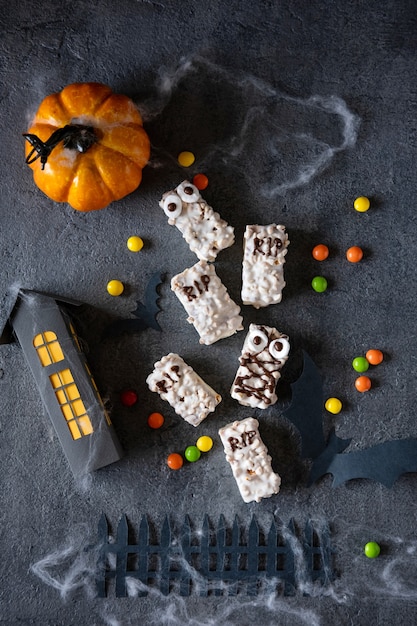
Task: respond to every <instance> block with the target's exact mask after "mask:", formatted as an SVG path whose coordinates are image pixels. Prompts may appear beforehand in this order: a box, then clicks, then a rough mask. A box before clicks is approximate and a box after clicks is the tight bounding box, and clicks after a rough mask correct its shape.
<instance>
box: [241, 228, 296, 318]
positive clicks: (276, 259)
mask: <svg viewBox="0 0 417 626" xmlns="http://www.w3.org/2000/svg"><path fill="white" fill-rule="evenodd" d="M289 243H290V242H289V240H288V235H287V233H286V232H285V226H278V225H277V224H269V225H268V226H259V225H256V224H255V225H248V226H246V230H245V234H244V240H243V267H242V302H243V304H251V305H252V306H254V307H255V309H260V308H261V307H265V306H268V305H270V304H277V303H278V302H281V299H282V290H283V288H284V287H285V280H284V263H285V255H286V254H287V248H288V245H289Z"/></svg>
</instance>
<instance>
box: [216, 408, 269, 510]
mask: <svg viewBox="0 0 417 626" xmlns="http://www.w3.org/2000/svg"><path fill="white" fill-rule="evenodd" d="M258 426H259V422H258V420H256V419H255V418H254V417H247V418H246V419H244V420H241V421H235V422H233V423H232V424H228V425H227V426H224V427H223V428H221V429H220V430H219V435H220V439H221V441H222V443H223V447H224V452H225V454H226V460H227V461H228V462H229V463H230V466H231V468H232V472H233V476H234V477H235V480H236V483H237V486H238V487H239V491H240V494H241V496H242V498H243V500H244V502H252V501H253V500H255V502H260V500H261V499H262V498H269V497H270V496H272V495H273V494H274V493H278V492H279V488H280V485H281V478H280V477H279V476H278V474H275V473H274V472H273V471H272V467H271V457H270V456H269V455H268V450H267V448H266V446H265V444H264V443H263V441H262V439H261V437H260V435H259V430H258Z"/></svg>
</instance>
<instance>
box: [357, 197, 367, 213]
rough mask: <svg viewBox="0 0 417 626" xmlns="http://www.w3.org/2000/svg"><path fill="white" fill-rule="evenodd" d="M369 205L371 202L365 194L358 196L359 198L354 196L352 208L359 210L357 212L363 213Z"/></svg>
mask: <svg viewBox="0 0 417 626" xmlns="http://www.w3.org/2000/svg"><path fill="white" fill-rule="evenodd" d="M370 206H371V203H370V202H369V198H366V197H365V196H359V198H356V200H355V202H354V203H353V208H354V209H355V210H356V211H359V213H365V211H367V210H368V209H369V207H370Z"/></svg>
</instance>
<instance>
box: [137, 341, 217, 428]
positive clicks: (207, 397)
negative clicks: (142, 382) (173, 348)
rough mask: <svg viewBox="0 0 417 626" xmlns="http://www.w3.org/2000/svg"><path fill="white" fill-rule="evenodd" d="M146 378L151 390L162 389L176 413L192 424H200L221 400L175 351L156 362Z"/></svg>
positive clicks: (164, 398) (160, 390) (160, 391)
mask: <svg viewBox="0 0 417 626" xmlns="http://www.w3.org/2000/svg"><path fill="white" fill-rule="evenodd" d="M146 382H147V384H148V387H149V389H150V390H151V391H155V392H156V393H159V395H160V396H161V398H162V399H163V400H166V401H167V402H169V404H170V405H171V406H172V408H173V409H174V411H175V413H177V414H178V415H180V416H181V417H182V418H183V419H185V421H186V422H188V423H189V424H192V425H193V426H198V425H199V424H200V423H201V422H202V421H203V420H204V419H205V418H206V417H207V415H208V414H209V413H211V412H212V411H214V409H215V408H216V406H217V405H218V404H219V402H221V396H220V395H219V394H218V393H216V392H215V391H214V389H212V388H211V387H210V386H209V385H208V384H207V383H205V382H204V380H203V379H202V378H200V376H199V375H198V374H196V372H195V371H194V370H193V368H192V367H191V366H190V365H187V363H185V361H184V360H183V359H182V358H181V357H180V356H179V355H178V354H174V353H172V352H171V353H170V354H167V355H166V356H164V357H162V359H161V360H160V361H158V362H157V363H155V365H154V370H153V372H152V373H151V374H149V376H148V377H147V379H146Z"/></svg>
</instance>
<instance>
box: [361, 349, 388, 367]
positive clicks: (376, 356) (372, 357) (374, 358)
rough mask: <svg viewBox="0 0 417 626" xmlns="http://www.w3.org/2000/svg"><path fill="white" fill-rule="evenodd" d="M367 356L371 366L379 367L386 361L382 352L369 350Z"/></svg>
mask: <svg viewBox="0 0 417 626" xmlns="http://www.w3.org/2000/svg"><path fill="white" fill-rule="evenodd" d="M365 356H366V360H367V361H368V363H370V364H371V365H379V364H380V363H382V361H383V360H384V355H383V354H382V352H381V350H368V352H367V353H366V355H365Z"/></svg>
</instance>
